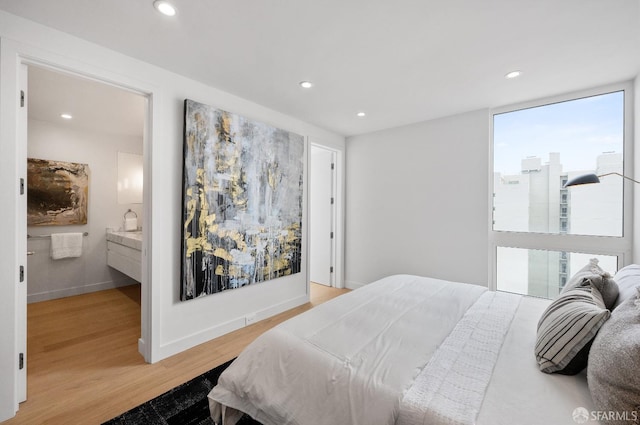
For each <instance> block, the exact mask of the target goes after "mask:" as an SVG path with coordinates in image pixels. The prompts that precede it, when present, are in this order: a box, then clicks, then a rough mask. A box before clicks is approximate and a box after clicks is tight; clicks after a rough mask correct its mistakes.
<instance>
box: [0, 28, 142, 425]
mask: <svg viewBox="0 0 640 425" xmlns="http://www.w3.org/2000/svg"><path fill="white" fill-rule="evenodd" d="M24 65H27V66H29V65H31V66H38V67H41V68H48V69H51V70H54V71H56V72H61V73H66V74H70V75H73V76H76V77H80V78H85V79H90V80H94V81H97V82H100V83H104V84H108V85H112V86H114V87H118V88H120V89H123V90H128V91H131V92H133V93H136V94H139V95H141V96H143V97H144V98H145V99H146V100H145V117H144V131H143V168H144V171H143V174H144V177H143V178H144V182H145V183H144V189H143V217H144V223H145V226H144V227H143V245H142V282H141V335H140V338H139V340H138V351H139V352H140V354H141V355H142V356H143V357H144V359H145V361H147V362H151V354H152V353H151V347H152V343H151V342H152V340H151V339H152V336H153V329H152V326H153V321H152V320H151V318H152V303H151V299H152V288H151V258H152V257H151V246H152V244H151V233H152V232H151V229H152V217H151V193H152V178H151V177H152V168H151V165H152V164H151V150H152V149H151V148H152V144H153V134H152V131H151V130H152V128H153V127H152V124H153V121H152V120H153V104H154V93H153V90H152V89H150V88H149V87H144V84H143V83H141V82H137V81H132V80H130V79H128V78H127V77H126V76H123V75H121V74H116V73H113V72H109V71H107V70H105V69H100V68H95V67H92V66H91V65H88V64H86V63H81V62H77V61H74V60H72V59H69V58H66V57H63V56H59V55H56V54H54V53H51V52H47V51H43V50H40V49H38V48H35V47H33V46H29V45H26V44H22V43H19V42H17V41H14V40H10V39H7V38H0V117H1V119H2V125H1V126H0V141H1V144H0V196H2V198H3V199H7V200H8V201H9V207H8V208H6V210H5V211H3V212H0V218H1V219H0V233H1V234H3V235H4V236H5V241H7V242H5V243H3V244H0V275H2V276H12V278H7V280H9V279H11V281H10V282H4V281H3V285H2V286H0V298H2V299H5V300H14V302H9V303H7V304H6V305H4V306H3V309H0V320H2V321H3V322H4V324H5V326H6V327H4V326H3V328H2V330H3V333H4V331H5V329H6V331H7V332H6V334H5V335H4V337H3V343H2V344H0V374H2V375H3V377H6V380H4V379H3V381H4V382H3V383H2V384H0V421H3V420H5V419H9V418H10V417H12V416H13V415H15V412H17V411H18V410H19V403H20V402H21V399H22V398H23V396H24V395H25V394H26V385H24V380H26V367H25V370H23V371H20V370H19V369H18V359H19V355H20V353H23V356H24V359H25V362H26V292H27V291H26V287H25V285H23V286H22V287H20V285H21V283H20V266H22V267H23V273H24V281H25V282H26V280H27V276H26V265H27V258H26V257H27V254H26V251H27V226H26V180H27V176H26V168H27V167H26V156H27V134H26V125H27V122H26V121H27V120H26V119H24V120H23V121H24V122H23V121H21V120H20V109H21V107H20V101H19V99H20V91H21V90H23V87H26V84H27V81H25V77H26V72H22V67H23V66H24ZM23 74H24V75H23ZM25 106H26V105H25ZM25 116H26V114H25ZM21 179H22V181H23V184H24V186H25V189H24V192H23V193H24V194H21V193H20V181H21ZM5 341H7V342H8V343H5ZM12 365H13V367H12ZM21 372H25V373H24V374H21ZM21 379H23V381H22V383H21ZM11 412H13V415H11Z"/></svg>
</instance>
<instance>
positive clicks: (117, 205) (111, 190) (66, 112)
mask: <svg viewBox="0 0 640 425" xmlns="http://www.w3.org/2000/svg"><path fill="white" fill-rule="evenodd" d="M22 69H23V70H22V71H21V81H22V84H21V86H22V87H24V92H25V96H24V97H25V106H26V107H25V108H24V109H25V111H26V114H25V115H26V116H25V117H24V118H23V120H24V121H25V122H24V123H22V122H21V124H20V125H19V127H23V128H25V130H26V131H24V133H25V134H23V135H22V137H19V140H22V142H19V144H23V145H24V146H22V147H21V148H20V149H21V150H22V151H23V152H24V156H26V157H27V158H38V159H40V160H45V161H50V163H56V162H64V163H70V164H81V165H84V166H86V168H87V169H88V170H89V171H88V180H89V184H88V197H87V199H88V202H87V219H86V222H84V223H82V222H78V223H73V224H69V225H65V226H52V225H47V224H45V225H42V224H34V223H33V222H32V223H30V224H31V225H27V226H25V228H26V229H27V235H28V236H30V237H28V239H27V243H26V245H27V254H28V256H27V266H26V270H25V279H24V282H25V283H26V285H24V287H25V291H24V294H21V296H20V299H21V301H19V303H20V304H21V306H20V308H21V309H22V308H24V314H21V316H22V317H26V310H27V307H26V306H27V303H32V302H43V301H46V302H50V301H48V300H59V299H63V298H65V297H69V296H73V295H79V294H89V293H99V292H100V291H104V290H107V289H110V288H125V287H127V286H132V285H137V286H138V289H137V291H134V292H137V294H138V295H137V297H138V299H137V307H136V309H137V318H138V319H140V318H141V317H142V311H141V310H142V309H141V308H140V306H141V304H142V305H144V298H145V293H144V291H140V288H139V287H140V285H141V284H140V282H136V280H138V281H139V280H142V279H140V278H139V276H140V275H138V278H137V279H136V280H134V279H132V278H131V277H129V276H126V275H124V274H122V273H121V272H119V271H117V270H115V269H112V268H111V267H108V265H107V263H106V261H107V260H106V259H107V252H106V248H105V247H106V242H105V238H106V229H108V228H111V229H115V230H124V229H123V228H122V227H123V222H124V215H125V214H126V213H127V212H128V211H133V212H135V215H136V216H137V217H138V220H139V221H138V227H143V226H144V224H145V223H143V221H142V219H143V218H144V217H145V214H144V208H145V206H144V204H143V203H142V201H139V202H138V201H132V200H129V201H128V202H127V203H122V202H120V201H119V197H118V193H119V192H118V158H120V155H119V154H120V153H126V154H128V155H137V156H139V157H140V164H143V163H144V161H143V158H144V146H145V143H148V141H146V142H145V137H146V132H145V127H146V120H147V116H148V115H147V110H148V107H149V106H148V99H147V97H146V96H144V95H142V94H140V93H138V92H133V91H131V90H128V89H124V88H121V87H118V86H115V85H112V84H109V83H106V82H102V81H96V80H94V79H89V78H85V77H83V76H78V75H72V74H70V73H68V72H63V71H61V70H58V69H53V68H50V67H47V66H40V65H39V64H28V65H22ZM141 166H142V165H141ZM140 173H141V174H143V170H140ZM25 186H26V187H25V190H26V192H27V195H28V190H29V184H28V182H27V184H25ZM140 189H141V195H142V187H141V188H140ZM27 197H28V196H27ZM31 207H32V206H31V205H27V203H26V202H25V205H24V207H21V208H22V211H23V212H22V214H24V215H25V216H26V217H31V215H32V212H33V210H32V208H31ZM26 221H27V219H25V222H26ZM27 224H29V223H27ZM53 233H82V234H83V235H84V236H83V237H82V249H81V253H80V255H79V256H77V257H74V258H65V259H60V260H53V259H52V258H51V257H52V256H51V255H50V253H51V243H52V239H51V234H53ZM25 236H26V235H25ZM142 261H144V260H142ZM140 268H142V264H141V265H140ZM141 274H142V273H141ZM123 294H124V295H125V298H126V297H127V296H129V298H135V295H131V291H130V290H128V291H126V292H124V293H123ZM140 298H142V301H141V300H140ZM137 326H138V329H139V330H138V336H139V337H140V336H141V333H143V332H144V330H140V325H139V322H138V325H137ZM97 328H99V327H97ZM22 329H23V331H22V333H23V334H24V335H20V338H21V339H23V340H24V344H21V345H23V346H24V347H25V348H27V349H28V347H26V340H27V334H29V336H31V335H30V330H29V329H28V328H27V327H26V325H25V326H23V327H22ZM58 331H59V330H58ZM133 345H134V346H135V348H136V349H137V348H138V341H134V342H133ZM26 354H27V353H26V351H25V355H26ZM26 370H27V365H26V364H24V367H23V369H21V372H22V373H21V376H20V379H19V388H20V391H19V393H20V394H19V400H20V401H24V400H25V399H26V394H27V392H26V380H27V377H26Z"/></svg>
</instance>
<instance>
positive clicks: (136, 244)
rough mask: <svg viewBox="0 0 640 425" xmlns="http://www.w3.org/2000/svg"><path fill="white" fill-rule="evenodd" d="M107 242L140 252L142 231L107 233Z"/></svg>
mask: <svg viewBox="0 0 640 425" xmlns="http://www.w3.org/2000/svg"><path fill="white" fill-rule="evenodd" d="M107 240H108V241H111V242H115V243H119V244H120V245H124V246H128V247H129V248H133V249H137V250H139V251H142V230H136V231H133V232H119V231H107Z"/></svg>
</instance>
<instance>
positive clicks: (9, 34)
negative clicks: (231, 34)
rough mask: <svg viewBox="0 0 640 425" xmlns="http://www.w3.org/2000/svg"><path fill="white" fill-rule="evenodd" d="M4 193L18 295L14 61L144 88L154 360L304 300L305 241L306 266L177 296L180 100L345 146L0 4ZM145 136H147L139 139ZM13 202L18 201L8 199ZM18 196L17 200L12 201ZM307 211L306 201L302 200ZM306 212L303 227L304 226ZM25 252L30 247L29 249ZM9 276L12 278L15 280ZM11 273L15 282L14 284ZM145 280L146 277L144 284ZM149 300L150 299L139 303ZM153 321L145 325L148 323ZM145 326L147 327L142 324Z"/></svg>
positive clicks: (6, 288)
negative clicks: (278, 276) (0, 9)
mask: <svg viewBox="0 0 640 425" xmlns="http://www.w3.org/2000/svg"><path fill="white" fill-rule="evenodd" d="M0 42H1V45H0V59H1V60H0V124H1V128H0V165H1V166H2V167H0V195H1V196H2V199H3V200H4V199H6V200H7V201H6V202H9V203H10V205H12V206H11V207H9V208H6V209H0V234H2V235H3V236H4V238H5V241H6V242H5V243H3V244H1V245H0V247H1V250H2V252H1V253H0V254H2V255H0V276H2V279H3V284H2V285H1V286H0V299H3V300H14V299H16V294H17V292H18V291H17V289H16V285H17V283H15V282H17V275H18V273H17V268H16V265H17V264H20V262H24V261H26V257H25V254H24V253H23V252H21V251H22V248H23V246H22V245H21V242H20V240H19V238H18V236H19V235H20V230H19V228H16V226H17V223H19V222H20V214H21V211H20V209H19V208H18V206H17V205H18V203H19V202H18V200H19V199H20V198H19V196H18V194H17V180H18V176H20V175H21V174H24V171H23V169H24V168H26V166H23V164H22V160H21V159H20V149H19V146H16V143H15V140H16V131H17V127H16V121H17V119H16V116H17V106H16V105H17V103H16V99H17V98H18V97H17V94H18V92H19V88H18V83H17V81H18V72H17V71H18V63H19V61H20V60H21V59H22V58H26V59H27V60H29V61H35V62H37V63H39V64H45V65H47V64H49V65H53V66H55V67H58V68H63V69H70V70H73V71H75V72H78V73H80V74H83V75H90V76H93V77H96V78H98V79H99V80H105V81H111V82H115V83H116V84H117V85H120V86H125V87H130V88H132V89H135V90H137V91H139V92H143V93H146V94H148V95H149V98H150V101H151V116H150V127H149V128H148V129H147V130H148V132H147V134H149V135H150V136H151V138H150V140H151V143H149V144H148V145H145V147H144V150H145V200H144V203H145V216H144V220H145V226H144V231H143V237H144V243H143V261H145V260H146V264H147V265H148V267H147V268H146V269H144V270H143V289H142V291H143V306H142V309H143V311H142V325H143V326H142V327H143V340H142V341H141V343H140V347H141V350H142V351H143V352H144V353H145V354H146V357H147V358H148V359H149V360H150V361H154V362H155V361H158V360H160V359H163V358H165V357H168V356H171V355H173V354H175V353H178V352H180V351H183V350H185V349H188V348H190V347H193V346H195V345H197V344H200V343H202V342H205V341H207V340H210V339H212V338H215V337H217V336H220V335H222V334H224V333H227V332H230V331H233V330H235V329H237V328H239V327H242V326H244V325H245V322H244V317H245V316H246V315H249V314H252V313H256V314H257V318H258V320H260V319H263V318H265V317H267V316H269V315H273V314H276V313H279V312H281V311H284V310H286V309H289V308H292V307H294V306H296V305H299V304H302V303H304V302H306V301H307V300H308V297H309V295H308V282H307V270H308V265H307V258H308V250H307V247H308V241H307V238H306V235H305V236H304V239H303V245H304V256H303V266H302V269H303V272H302V273H299V274H296V275H292V276H288V277H287V278H281V279H277V280H274V281H269V282H265V283H261V284H258V285H253V286H250V287H245V288H241V289H236V290H230V291H225V292H223V293H220V294H215V295H212V296H208V297H204V298H201V299H196V300H192V301H188V302H180V301H179V292H180V286H179V283H180V253H181V250H180V246H181V245H180V240H181V222H182V217H181V183H182V132H183V128H182V126H183V101H184V99H185V98H190V99H193V100H196V101H198V102H202V103H207V104H209V105H213V106H216V107H219V108H222V109H225V110H227V111H230V112H234V113H238V114H241V115H244V116H246V117H249V118H252V119H255V120H259V121H261V122H265V123H267V124H270V125H273V126H276V127H279V128H283V129H286V130H289V131H293V132H296V133H299V134H302V135H306V136H309V137H313V138H314V140H317V141H318V142H319V143H321V144H324V145H327V146H333V147H336V148H339V149H341V150H342V149H344V138H343V137H342V136H340V135H337V134H334V133H331V132H328V131H326V130H323V129H321V128H318V127H315V126H313V125H310V124H308V123H305V122H303V121H300V120H298V119H296V118H293V117H291V116H288V115H285V114H282V113H279V112H277V111H273V110H271V109H268V108H266V107H264V106H261V105H258V104H255V103H253V102H250V101H247V100H245V99H242V98H239V97H237V96H233V95H231V94H229V93H225V92H223V91H220V90H217V89H215V88H213V87H210V86H206V85H204V84H201V83H199V82H196V81H194V80H191V79H188V78H185V77H182V76H179V75H176V74H174V73H171V72H168V71H166V70H163V69H160V68H158V67H155V66H152V65H149V64H146V63H144V62H141V61H138V60H136V59H134V58H130V57H127V56H124V55H122V54H119V53H117V52H114V51H111V50H108V49H105V48H103V47H100V46H97V45H95V44H92V43H89V42H86V41H84V40H81V39H78V38H76V37H72V36H70V35H68V34H64V33H61V32H58V31H55V30H53V29H50V28H47V27H44V26H41V25H39V24H36V23H34V22H31V21H27V20H24V19H21V18H18V17H15V16H13V15H10V14H7V13H5V12H0ZM145 143H146V141H145ZM25 177H26V176H25ZM11 200H14V201H13V202H12V201H11ZM14 203H15V204H14ZM305 209H306V205H305ZM306 225H307V223H306V213H305V219H304V220H303V226H304V228H305V229H306ZM25 251H26V250H25ZM12 277H13V278H12ZM12 281H13V282H12ZM145 282H147V284H146V285H145ZM145 298H146V300H147V302H148V305H145ZM8 304H9V306H7V308H3V309H0V311H1V313H0V335H2V344H0V345H1V347H0V376H2V379H1V380H0V420H3V419H5V418H8V417H11V416H12V415H13V413H14V412H15V410H16V409H17V407H18V404H17V398H16V396H15V394H16V390H15V388H16V382H17V378H16V376H17V372H16V369H17V368H16V361H15V358H16V346H17V344H18V339H17V335H18V332H17V329H18V327H19V323H18V322H17V321H16V308H15V306H14V305H12V304H13V303H12V302H11V301H9V302H8ZM150 324H151V326H150ZM145 329H149V331H148V332H146V331H145Z"/></svg>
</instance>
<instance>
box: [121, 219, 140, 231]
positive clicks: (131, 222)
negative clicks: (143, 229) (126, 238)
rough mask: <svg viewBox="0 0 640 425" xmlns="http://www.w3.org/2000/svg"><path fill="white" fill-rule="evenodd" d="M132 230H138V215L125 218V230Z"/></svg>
mask: <svg viewBox="0 0 640 425" xmlns="http://www.w3.org/2000/svg"><path fill="white" fill-rule="evenodd" d="M132 230H138V218H137V217H127V218H125V219H124V231H125V232H131V231H132Z"/></svg>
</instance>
